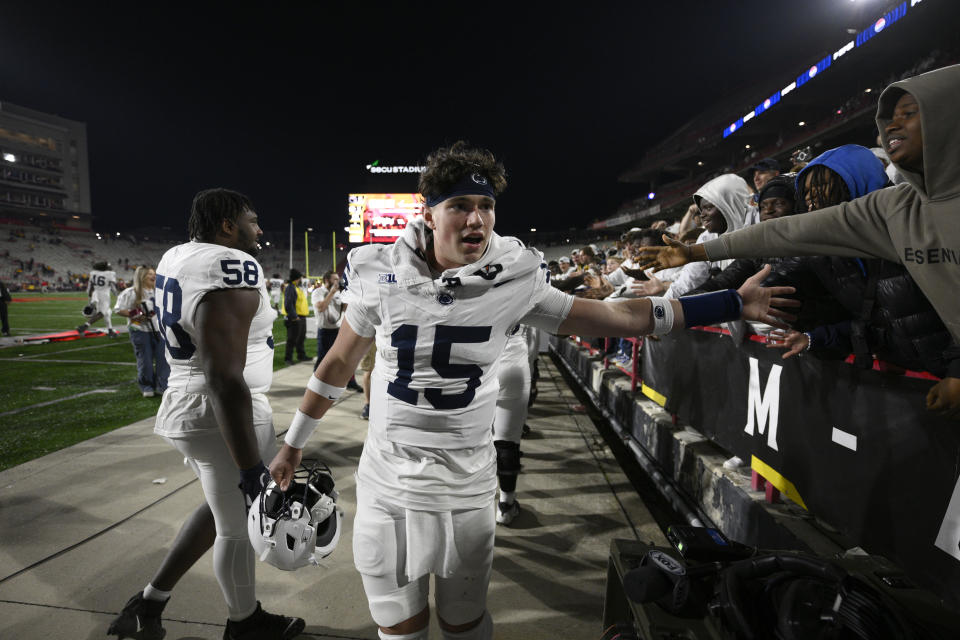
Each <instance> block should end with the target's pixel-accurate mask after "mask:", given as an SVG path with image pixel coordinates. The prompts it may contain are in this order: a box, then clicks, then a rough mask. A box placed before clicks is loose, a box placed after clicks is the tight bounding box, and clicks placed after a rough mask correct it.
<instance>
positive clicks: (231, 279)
mask: <svg viewBox="0 0 960 640" xmlns="http://www.w3.org/2000/svg"><path fill="white" fill-rule="evenodd" d="M217 289H257V290H258V291H259V292H260V306H259V308H258V309H257V313H256V315H255V316H254V317H253V321H252V322H251V323H250V332H249V335H248V338H247V363H246V367H245V368H244V370H243V377H244V380H246V383H247V386H248V387H250V392H251V393H266V392H267V391H268V390H269V389H270V381H271V379H272V378H273V321H274V320H275V319H276V317H277V312H276V311H275V310H274V309H273V308H272V307H271V306H270V298H269V296H268V295H267V284H266V280H265V279H264V277H263V269H262V268H261V266H260V263H258V262H257V261H256V260H255V259H254V258H253V257H252V256H251V255H250V254H248V253H246V252H244V251H241V250H239V249H230V248H228V247H224V246H221V245H218V244H208V243H206V242H187V243H185V244H181V245H178V246H176V247H174V248H172V249H170V250H169V251H167V252H166V253H165V254H164V255H163V258H161V259H160V264H159V265H157V289H156V301H157V307H158V309H157V316H158V319H159V321H160V329H161V331H160V333H161V336H162V337H163V341H164V342H165V343H166V346H167V349H166V351H167V362H169V363H170V379H169V387H170V388H173V389H179V390H181V391H184V392H188V393H199V394H205V393H207V384H206V379H205V378H204V375H203V368H202V367H201V365H200V359H199V358H198V357H197V346H198V345H199V342H200V333H199V331H198V329H197V325H196V315H197V308H198V307H199V305H200V301H201V300H202V299H203V296H204V295H206V294H207V292H209V291H214V290H217Z"/></svg>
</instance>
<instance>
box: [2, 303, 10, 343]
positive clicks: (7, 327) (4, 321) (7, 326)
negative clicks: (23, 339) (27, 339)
mask: <svg viewBox="0 0 960 640" xmlns="http://www.w3.org/2000/svg"><path fill="white" fill-rule="evenodd" d="M0 325H3V326H2V328H0V330H2V331H3V335H7V334H8V333H10V322H8V320H7V303H6V302H4V301H3V300H0Z"/></svg>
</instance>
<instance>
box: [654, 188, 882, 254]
mask: <svg viewBox="0 0 960 640" xmlns="http://www.w3.org/2000/svg"><path fill="white" fill-rule="evenodd" d="M896 197H897V191H896V190H895V189H880V190H879V191H874V192H872V193H870V194H868V195H866V196H864V197H862V198H858V199H856V200H853V201H851V202H844V203H841V204H838V205H836V206H833V207H827V208H826V209H821V210H819V211H813V212H810V213H804V214H800V215H796V216H787V217H785V218H778V219H776V220H768V221H767V222H761V223H760V224H754V225H750V226H749V227H745V228H743V229H739V230H737V231H732V232H729V233H725V234H723V235H722V236H720V237H719V238H716V239H714V240H709V241H707V242H705V243H703V244H701V245H693V246H689V247H687V246H684V245H682V244H681V243H679V242H676V241H675V240H670V239H668V238H667V237H666V236H664V240H665V241H666V242H667V246H666V247H644V248H643V249H641V250H640V252H641V257H640V262H645V264H643V268H647V267H654V269H655V270H657V271H659V270H661V269H666V268H667V267H679V266H682V265H684V264H687V263H688V262H696V261H700V260H722V259H727V258H760V257H764V256H767V257H769V256H784V257H787V256H801V255H824V256H851V257H876V258H883V259H885V260H890V261H893V262H898V261H900V256H899V254H898V253H897V248H896V247H894V246H893V243H892V241H891V239H890V235H889V231H888V230H887V226H886V218H885V217H884V215H885V213H886V212H887V210H888V209H889V208H890V207H891V204H890V203H891V202H893V200H894V198H896Z"/></svg>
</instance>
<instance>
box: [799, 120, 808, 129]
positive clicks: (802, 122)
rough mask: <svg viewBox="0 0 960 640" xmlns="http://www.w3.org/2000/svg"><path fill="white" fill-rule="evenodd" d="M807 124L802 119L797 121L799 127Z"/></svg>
mask: <svg viewBox="0 0 960 640" xmlns="http://www.w3.org/2000/svg"><path fill="white" fill-rule="evenodd" d="M805 124H807V123H806V122H804V121H803V120H801V121H800V122H798V123H797V126H798V127H802V126H803V125H805Z"/></svg>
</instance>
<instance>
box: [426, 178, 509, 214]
mask: <svg viewBox="0 0 960 640" xmlns="http://www.w3.org/2000/svg"><path fill="white" fill-rule="evenodd" d="M457 196H486V197H488V198H495V197H496V195H495V194H494V192H493V185H491V184H490V179H489V178H487V177H486V176H485V175H483V174H482V173H480V172H477V171H474V172H473V173H468V174H465V175H464V176H463V177H461V178H460V180H458V181H457V183H456V184H454V185H453V186H452V187H450V189H448V190H447V191H444V192H443V193H433V194H424V197H425V199H426V201H427V206H428V207H435V206H437V205H438V204H440V203H441V202H443V201H444V200H449V199H450V198H455V197H457Z"/></svg>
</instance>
